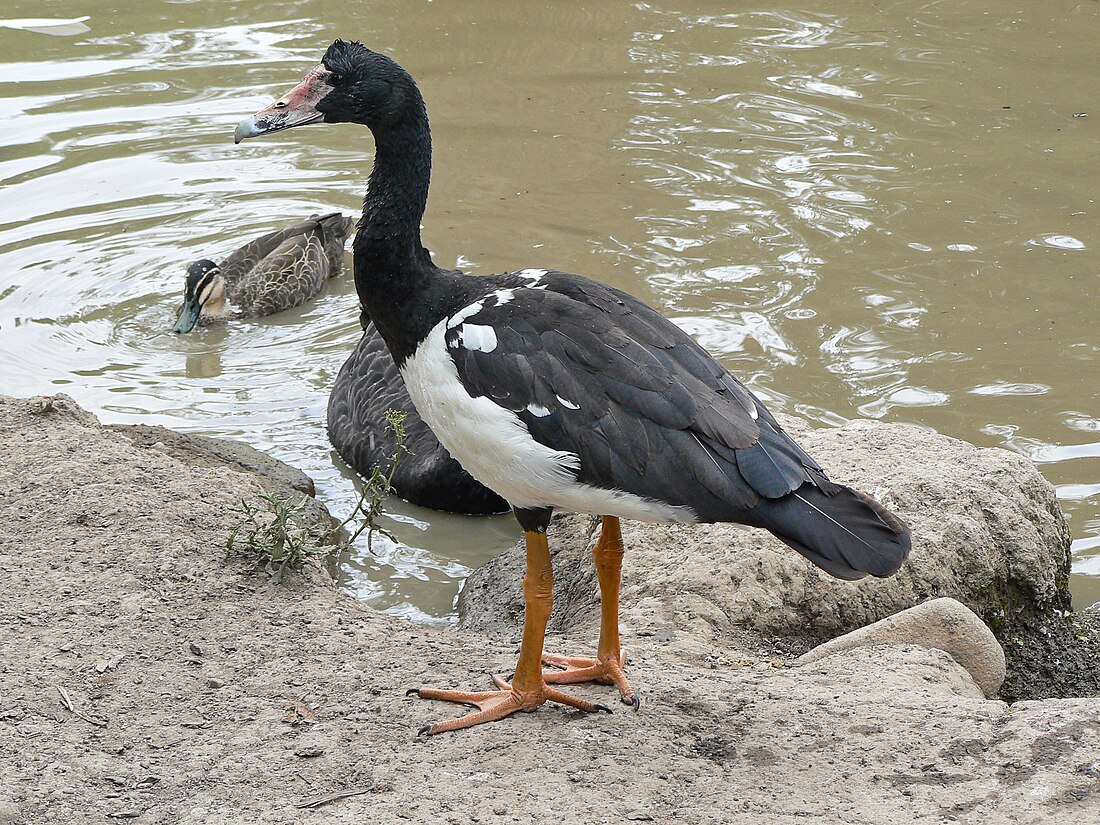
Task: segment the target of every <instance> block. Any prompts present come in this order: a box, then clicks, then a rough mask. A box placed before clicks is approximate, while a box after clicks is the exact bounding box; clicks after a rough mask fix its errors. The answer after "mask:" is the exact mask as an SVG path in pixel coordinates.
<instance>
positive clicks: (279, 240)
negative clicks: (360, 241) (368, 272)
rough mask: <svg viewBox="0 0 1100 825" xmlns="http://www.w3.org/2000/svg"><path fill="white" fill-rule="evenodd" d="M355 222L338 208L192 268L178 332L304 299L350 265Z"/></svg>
mask: <svg viewBox="0 0 1100 825" xmlns="http://www.w3.org/2000/svg"><path fill="white" fill-rule="evenodd" d="M354 223H355V221H354V219H353V218H350V217H347V216H345V215H342V214H340V213H339V212H333V213H332V214H331V215H324V216H321V217H317V216H314V217H312V218H309V219H308V220H304V221H300V222H299V223H296V224H293V225H291V226H287V227H284V228H283V229H278V230H276V231H274V232H269V233H268V234H266V235H263V236H261V237H259V238H256V239H255V240H253V241H250V242H249V243H247V244H245V245H244V246H242V247H241V248H240V249H237V250H236V251H234V252H232V253H230V255H229V256H228V257H227V258H226V259H225V260H224V261H222V262H221V264H216V263H214V262H213V261H211V260H209V259H206V258H204V259H202V260H199V261H195V262H194V263H193V264H191V265H190V266H189V267H187V278H186V279H185V281H184V289H183V304H182V305H181V306H180V309H179V318H178V319H177V320H176V325H175V326H174V327H172V331H173V332H180V333H182V332H190V331H191V330H192V329H194V328H195V325H196V324H200V323H208V322H210V321H220V320H225V319H227V318H260V317H262V316H264V315H272V314H273V313H276V312H281V311H282V310H284V309H290V308H291V307H296V306H299V305H301V304H304V303H305V302H306V301H308V300H309V299H310V298H312V297H313V296H314V295H316V294H317V293H318V292H320V291H321V287H323V286H324V285H325V281H327V280H328V279H329V278H332V277H335V276H336V275H339V274H340V273H341V272H342V271H343V269H344V242H345V241H346V240H347V237H348V233H349V232H351V228H352V226H353V225H354Z"/></svg>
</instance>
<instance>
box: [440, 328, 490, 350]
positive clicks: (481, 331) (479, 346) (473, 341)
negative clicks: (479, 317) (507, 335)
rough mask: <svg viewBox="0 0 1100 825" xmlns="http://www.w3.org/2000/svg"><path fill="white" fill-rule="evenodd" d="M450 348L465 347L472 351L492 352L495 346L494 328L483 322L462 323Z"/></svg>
mask: <svg viewBox="0 0 1100 825" xmlns="http://www.w3.org/2000/svg"><path fill="white" fill-rule="evenodd" d="M450 346H451V349H454V348H456V347H465V348H466V349H468V350H471V351H474V352H492V351H493V350H495V349H496V348H497V333H496V330H495V329H493V328H492V327H490V326H486V325H485V324H462V326H460V327H459V328H458V337H457V338H455V340H454V341H452V342H451V345H450Z"/></svg>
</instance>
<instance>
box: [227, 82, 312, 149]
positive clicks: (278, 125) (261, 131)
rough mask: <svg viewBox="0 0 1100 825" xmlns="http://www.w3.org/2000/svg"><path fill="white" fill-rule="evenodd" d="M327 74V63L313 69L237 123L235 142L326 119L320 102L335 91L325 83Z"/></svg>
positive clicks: (234, 134) (234, 133) (234, 135)
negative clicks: (296, 82)
mask: <svg viewBox="0 0 1100 825" xmlns="http://www.w3.org/2000/svg"><path fill="white" fill-rule="evenodd" d="M328 75H329V71H328V69H326V68H325V67H324V65H320V66H317V67H316V68H315V69H312V70H311V71H310V72H309V74H307V75H306V76H305V77H304V78H302V82H301V83H299V84H298V85H297V86H295V87H294V88H293V89H291V90H290V91H289V92H287V93H286V94H285V95H283V96H282V97H280V98H279V99H278V100H276V101H275V102H274V103H272V104H271V105H270V106H268V107H266V108H264V109H260V111H258V112H256V114H254V115H250V116H249V117H246V118H245V119H244V120H242V121H241V122H240V123H238V124H237V128H236V130H234V132H233V142H234V143H240V142H241V141H242V140H244V139H245V138H254V137H259V136H260V135H266V134H270V133H271V132H281V131H282V130H283V129H292V128H294V127H295V126H305V125H306V124H307V123H315V122H316V121H318V120H320V119H321V118H323V117H324V115H323V114H322V113H321V112H318V111H317V104H318V103H319V102H320V101H321V99H322V98H323V97H324V96H325V95H327V94H328V93H329V92H331V91H332V87H331V86H329V85H328V83H326V82H325V80H326V79H327V78H328Z"/></svg>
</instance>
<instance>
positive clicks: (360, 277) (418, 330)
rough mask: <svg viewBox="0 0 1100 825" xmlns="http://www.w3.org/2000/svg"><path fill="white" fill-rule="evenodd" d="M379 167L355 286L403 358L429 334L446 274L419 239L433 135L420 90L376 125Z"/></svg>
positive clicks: (367, 201) (358, 240) (358, 242)
mask: <svg viewBox="0 0 1100 825" xmlns="http://www.w3.org/2000/svg"><path fill="white" fill-rule="evenodd" d="M371 131H372V132H373V133H374V141H375V155H374V169H373V171H372V172H371V175H370V181H369V183H368V186H367V194H366V197H365V198H364V199H363V220H362V222H361V223H360V227H359V231H358V232H357V233H356V236H355V289H356V292H357V293H358V295H359V303H360V305H361V307H362V309H363V311H364V312H365V313H366V315H367V316H368V317H369V318H370V319H371V320H372V321H374V324H375V326H376V327H377V328H378V331H379V332H380V333H381V334H382V337H383V339H385V341H386V343H387V345H388V346H389V348H390V351H391V352H392V353H393V355H394V358H395V360H397V362H398V364H400V363H401V362H402V361H403V359H404V357H407V356H408V355H409V354H411V353H412V352H413V351H414V350H415V348H416V345H417V344H418V343H419V342H420V340H421V338H422V337H423V336H424V335H426V334H427V331H428V330H429V329H430V326H426V325H427V324H428V323H429V322H430V321H431V320H432V319H431V317H430V316H431V315H432V311H431V306H430V305H432V304H434V303H436V301H435V300H433V298H434V296H435V293H437V292H438V291H439V288H440V286H441V285H440V284H438V283H437V281H438V280H439V277H440V275H441V274H442V273H441V271H440V270H438V269H437V268H436V267H435V266H434V265H433V264H432V263H431V258H430V257H429V256H428V254H427V251H426V250H424V249H423V247H422V246H421V243H420V221H421V219H422V218H423V216H424V208H425V206H426V205H427V201H428V184H429V180H430V178H431V163H432V140H431V132H430V130H429V128H428V116H427V113H426V111H425V108H424V103H423V100H422V98H420V95H419V93H418V92H417V93H415V94H414V97H413V99H412V100H411V101H410V102H409V103H408V104H407V105H406V106H405V107H404V111H402V112H401V115H400V117H397V118H394V119H392V120H390V121H388V122H387V123H385V124H383V125H377V124H375V125H371Z"/></svg>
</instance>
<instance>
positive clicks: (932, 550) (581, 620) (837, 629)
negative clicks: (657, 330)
mask: <svg viewBox="0 0 1100 825" xmlns="http://www.w3.org/2000/svg"><path fill="white" fill-rule="evenodd" d="M787 426H788V429H790V430H792V431H794V434H795V435H796V437H797V438H798V439H799V441H800V442H801V443H802V444H803V446H805V447H806V449H807V450H808V451H809V452H810V454H811V455H813V456H814V457H815V458H816V459H817V460H818V461H819V462H820V463H821V464H822V466H824V467H825V468H826V469H827V470H828V472H829V474H830V477H831V478H833V479H834V480H837V481H840V482H843V483H845V484H848V485H850V486H853V487H856V488H858V489H861V490H863V491H865V492H867V493H869V494H870V495H872V496H874V497H875V498H876V499H878V500H879V501H880V502H882V503H883V504H884V505H886V506H887V507H889V508H890V509H891V510H892V511H894V512H895V513H897V515H899V516H900V517H901V518H903V519H904V520H905V521H906V522H907V523H908V524H909V526H910V527H911V528H912V531H913V551H912V554H911V555H910V557H909V560H908V561H907V562H906V564H905V565H904V566H903V567H902V569H901V571H899V572H898V574H897V575H895V576H893V577H891V578H889V579H885V580H880V579H873V578H867V579H864V580H862V581H859V582H845V581H840V580H837V579H834V578H831V577H830V576H828V575H826V574H825V573H823V572H821V571H820V570H818V569H817V568H816V567H814V566H812V565H811V564H810V563H808V562H807V561H806V560H805V559H803V558H802V557H801V556H799V555H798V554H797V553H795V552H793V551H792V550H790V549H789V548H788V547H786V545H784V544H782V543H781V542H779V541H778V540H777V539H775V538H774V537H773V536H771V535H770V534H769V533H767V532H765V531H763V530H755V529H751V528H747V527H742V526H740V525H733V524H718V525H651V524H639V523H634V522H631V523H627V522H624V524H623V537H624V540H625V542H626V547H627V555H626V561H625V563H624V569H623V592H622V599H621V602H622V623H623V626H624V630H625V631H626V633H627V634H628V635H629V634H630V633H631V632H641V633H646V634H648V633H657V634H666V635H671V634H691V635H694V636H696V637H698V638H700V639H701V640H704V641H705V642H706V643H708V644H723V642H724V641H728V640H729V638H730V635H731V634H733V633H737V632H739V631H741V632H743V631H745V630H749V631H752V632H753V633H754V634H756V635H757V636H763V637H767V638H773V637H784V638H788V639H793V640H795V642H798V641H801V642H803V643H804V644H810V643H816V642H820V641H823V640H826V639H829V638H832V637H835V636H838V635H840V634H843V633H846V632H848V631H851V630H854V629H856V628H858V627H862V626H864V625H867V624H870V623H872V622H875V621H878V620H879V619H883V618H885V617H886V616H889V615H891V614H893V613H896V612H898V611H899V610H903V609H905V608H908V607H912V606H914V605H916V604H919V603H921V602H923V601H926V600H928V599H931V598H936V597H940V596H950V597H952V598H955V599H958V600H959V601H960V602H962V603H963V604H965V605H967V606H968V607H969V608H970V609H971V610H973V611H974V612H975V613H977V614H978V615H979V616H980V617H981V618H982V619H983V620H984V621H985V622H986V623H987V624H989V625H990V627H991V628H992V629H993V631H994V633H995V634H996V635H997V637H998V639H999V640H1000V642H1001V644H1002V645H1004V646H1005V648H1006V654H1007V655H1008V659H1009V666H1008V680H1007V682H1006V685H1005V688H1004V689H1003V690H1002V695H1003V696H1006V697H1007V698H1018V697H1029V696H1035V695H1042V694H1045V693H1047V694H1049V693H1054V694H1057V695H1081V694H1090V693H1095V692H1096V687H1097V679H1098V678H1100V677H1097V675H1096V673H1095V669H1091V672H1090V669H1089V668H1087V667H1084V666H1082V667H1081V668H1079V671H1080V672H1079V674H1078V675H1079V676H1080V679H1077V680H1076V682H1083V684H1070V683H1065V684H1061V685H1057V684H1054V685H1052V682H1057V681H1058V680H1059V679H1061V680H1062V681H1063V682H1065V678H1064V674H1062V673H1060V671H1059V668H1060V666H1061V663H1057V664H1056V663H1054V661H1053V659H1054V658H1059V659H1064V658H1065V656H1066V653H1067V651H1066V645H1072V644H1074V642H1075V640H1074V638H1073V636H1074V634H1075V631H1076V630H1077V628H1074V627H1072V626H1071V625H1070V624H1068V622H1069V620H1067V619H1066V618H1065V615H1066V613H1067V612H1068V610H1069V591H1068V586H1067V585H1068V571H1069V558H1070V555H1069V532H1068V530H1067V528H1066V524H1065V520H1064V518H1063V516H1062V514H1061V511H1060V510H1059V509H1058V504H1057V501H1056V498H1055V493H1054V489H1053V487H1052V486H1051V485H1050V484H1049V483H1048V482H1047V481H1046V480H1045V479H1044V478H1043V476H1042V475H1041V474H1040V473H1039V472H1038V470H1036V469H1035V466H1034V465H1033V464H1032V463H1031V462H1029V461H1027V460H1026V459H1025V458H1023V457H1021V456H1019V455H1016V454H1015V453H1011V452H1008V451H1007V450H1002V449H990V448H978V447H975V446H974V445H972V444H968V443H966V442H964V441H960V440H958V439H954V438H949V437H947V436H943V435H939V434H937V433H934V432H930V431H928V430H924V429H920V428H917V427H913V426H908V425H902V424H880V423H877V422H869V421H854V422H852V423H850V424H848V425H846V426H844V427H839V428H832V429H820V430H810V429H807V428H805V427H804V426H801V425H799V424H797V423H795V422H788V423H787ZM551 531H552V535H551V544H552V548H553V552H554V570H555V574H556V577H557V581H556V586H555V596H556V601H557V605H556V609H555V617H554V620H553V621H554V625H553V628H554V629H556V630H560V631H567V632H586V633H592V632H593V628H594V627H595V626H596V625H597V623H598V617H599V611H598V609H597V605H598V600H599V591H598V585H597V583H596V577H595V570H594V568H593V565H592V563H591V557H590V555H589V552H588V550H589V548H590V547H591V546H592V544H593V543H594V540H595V536H596V534H597V531H598V521H597V520H596V519H592V518H588V517H579V516H566V517H563V518H560V519H557V520H555V522H554V525H553V526H552V527H551ZM522 571H523V552H522V548H521V547H519V546H517V547H515V548H513V549H512V550H510V551H509V552H507V553H505V554H504V555H503V556H501V557H499V558H497V559H495V560H494V561H492V562H490V563H489V564H488V565H486V566H485V567H483V568H481V569H479V570H477V571H475V572H474V574H473V575H471V577H470V579H469V581H468V582H467V584H466V587H465V589H464V591H463V594H462V596H461V597H460V599H459V611H460V616H461V624H462V625H463V626H464V627H468V628H475V629H481V630H485V631H488V632H494V633H497V634H510V633H514V632H515V629H516V628H517V627H518V626H519V624H518V622H519V617H521V616H522V610H523V603H522V593H521V589H520V580H521V578H522ZM1092 638H1093V639H1094V640H1095V634H1093V636H1092ZM1051 639H1057V640H1061V642H1060V643H1055V644H1054V645H1053V647H1051V645H1050V640H1051ZM1062 643H1064V644H1062ZM1037 645H1039V646H1043V645H1046V647H1047V648H1049V649H1047V650H1045V651H1043V650H1038V649H1037V647H1036V646H1037ZM1037 654H1041V655H1045V656H1046V657H1047V658H1050V659H1051V661H1050V662H1042V661H1040V662H1037V661H1035V658H1036V655H1037ZM1021 658H1026V659H1027V662H1026V666H1022V665H1021ZM1071 658H1072V657H1071ZM1089 661H1095V660H1094V659H1092V658H1091V657H1089ZM1071 681H1073V680H1071Z"/></svg>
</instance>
